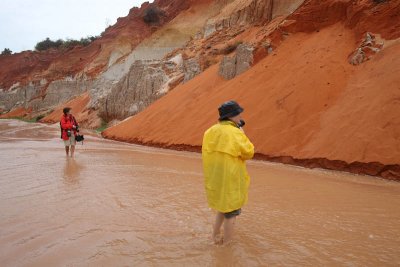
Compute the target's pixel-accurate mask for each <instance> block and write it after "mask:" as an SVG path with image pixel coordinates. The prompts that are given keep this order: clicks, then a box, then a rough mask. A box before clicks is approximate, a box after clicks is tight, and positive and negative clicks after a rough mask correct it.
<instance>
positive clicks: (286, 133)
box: [104, 0, 400, 179]
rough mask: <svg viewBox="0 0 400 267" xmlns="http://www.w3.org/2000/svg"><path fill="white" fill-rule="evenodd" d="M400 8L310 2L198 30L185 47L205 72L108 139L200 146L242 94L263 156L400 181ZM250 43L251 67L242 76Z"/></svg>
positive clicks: (187, 55)
mask: <svg viewBox="0 0 400 267" xmlns="http://www.w3.org/2000/svg"><path fill="white" fill-rule="evenodd" d="M371 14H376V17H375V18H370V16H371ZM382 14H385V15H386V16H387V17H386V18H384V17H382V16H383V15H382ZM398 14H400V3H399V1H386V2H383V3H375V2H374V1H333V0H332V1H324V2H323V3H322V2H320V1H312V0H310V1H306V2H305V3H304V4H303V5H301V6H300V7H299V8H298V9H297V10H296V11H294V12H293V13H291V14H289V15H288V16H287V17H284V16H283V17H282V16H276V17H275V18H274V16H272V18H273V19H272V21H270V22H268V21H264V22H263V23H261V24H254V25H252V26H249V25H245V26H241V25H240V24H239V25H237V26H233V27H229V28H222V29H220V30H217V31H215V32H213V33H211V34H209V35H207V34H206V35H207V37H206V38H204V35H203V38H202V37H201V35H199V37H198V38H197V39H196V38H194V39H193V40H192V41H191V42H189V43H188V45H187V46H186V47H185V48H183V49H181V50H180V51H179V52H180V53H182V54H183V55H184V58H195V57H197V58H198V62H199V64H200V66H202V70H205V71H204V72H202V73H201V74H199V75H197V76H196V77H194V78H193V79H192V80H190V81H188V82H186V83H185V84H183V85H179V86H178V87H176V88H175V89H174V90H173V91H172V92H170V93H169V94H167V95H166V96H164V97H163V98H161V99H159V100H158V101H156V102H155V103H154V104H152V105H151V106H150V107H148V108H147V109H145V110H144V111H143V112H141V113H139V114H138V115H136V116H134V117H132V118H130V119H129V120H126V121H124V122H123V123H121V124H119V125H117V126H114V127H111V128H109V129H107V130H106V131H105V132H104V136H106V137H108V138H112V139H117V140H124V141H128V142H134V143H141V144H147V145H156V146H163V147H169V148H175V149H189V150H195V151H199V148H200V145H201V140H202V134H203V132H204V131H205V130H206V129H207V128H208V127H209V126H210V125H212V123H213V122H215V121H216V118H217V117H218V114H217V107H218V106H219V105H220V104H221V103H222V102H224V101H226V100H229V99H236V100H238V101H239V102H240V103H241V104H242V105H243V106H244V107H245V113H244V116H245V118H246V121H247V122H248V123H247V125H251V127H250V126H248V127H247V128H246V129H245V131H246V133H247V134H248V135H249V137H250V139H251V140H252V141H253V142H254V144H255V147H256V151H257V157H258V158H262V159H267V160H273V161H279V162H284V163H289V164H298V165H302V166H307V167H323V168H328V169H339V170H346V171H351V172H355V173H364V174H369V175H379V176H382V177H385V178H388V179H400V165H399V164H400V155H399V153H398V151H400V150H399V148H400V141H399V140H400V139H399V135H398V134H399V133H400V128H399V125H400V124H399V123H398V119H397V117H398V115H396V114H400V110H399V105H396V104H395V103H397V100H396V99H398V98H399V97H400V95H399V94H400V91H399V88H398V84H400V81H399V75H396V74H395V73H399V71H400V70H398V67H399V66H400V64H399V63H398V62H397V60H396V59H397V58H399V57H398V55H397V54H398V53H399V52H400V46H399V39H398V38H399V37H400V34H399V32H398V29H399V26H400V25H399V23H400V20H394V21H393V20H391V18H396V17H398ZM378 20H382V23H380V25H381V26H382V27H381V26H379V23H376V22H377V21H378ZM388 21H390V23H389V22H388ZM207 30H208V28H206V31H207ZM206 31H205V32H206ZM242 45H245V46H247V47H252V48H253V49H254V50H253V61H248V62H253V63H252V64H249V65H250V68H249V69H248V70H247V71H245V72H244V73H242V74H238V73H236V68H237V66H236V64H237V58H238V55H240V54H241V51H240V50H241V48H242V47H243V46H242ZM359 49H361V51H363V53H364V54H366V57H364V58H362V59H361V60H357V64H356V65H354V64H353V63H354V62H355V61H352V60H351V59H352V58H353V56H354V51H359ZM370 51H373V53H370ZM245 58H249V57H245ZM213 61H214V62H216V63H217V64H215V65H213V64H211V65H213V66H212V67H210V68H207V65H208V64H207V62H213ZM242 61H245V60H244V59H241V60H240V62H242ZM220 62H222V63H220ZM221 76H223V77H221ZM227 79H230V80H227ZM383 91H384V93H382V92H383ZM210 96H213V97H212V98H210ZM378 96H379V97H378ZM174 103H179V106H176V105H175V104H174ZM171 114H173V115H171ZM198 114H201V116H198ZM193 118H196V119H193ZM161 122H162V123H161ZM161 125H162V126H161ZM175 125H179V127H175ZM161 127H162V129H161Z"/></svg>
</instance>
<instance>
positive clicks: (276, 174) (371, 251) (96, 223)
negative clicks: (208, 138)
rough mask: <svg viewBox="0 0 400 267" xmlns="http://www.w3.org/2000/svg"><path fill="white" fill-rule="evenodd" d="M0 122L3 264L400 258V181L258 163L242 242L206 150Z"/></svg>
mask: <svg viewBox="0 0 400 267" xmlns="http://www.w3.org/2000/svg"><path fill="white" fill-rule="evenodd" d="M86 139H87V140H86V141H85V143H84V145H83V146H82V145H78V146H77V152H76V158H75V159H71V158H66V157H65V155H64V151H63V144H62V142H61V140H60V139H59V131H58V129H57V126H47V125H41V124H27V123H24V122H20V121H9V120H0V167H1V168H0V262H1V266H399V265H400V183H397V182H392V181H385V180H382V179H379V178H374V177H367V176H355V175H351V174H346V173H338V172H328V171H321V170H308V169H303V168H298V167H291V166H286V165H281V164H272V163H267V162H260V161H250V162H249V164H248V167H249V173H250V176H251V177H252V180H251V188H250V192H249V203H248V205H247V206H245V207H244V209H243V212H242V215H241V216H239V217H238V220H237V226H236V237H235V241H234V242H233V244H231V245H230V246H226V247H217V246H214V245H212V244H211V241H210V239H209V237H210V234H211V225H212V222H213V219H214V213H213V212H212V211H211V210H209V209H208V207H207V205H206V199H205V193H204V189H203V177H202V169H201V159H200V155H199V154H196V153H188V152H176V151H169V150H162V149H154V148H148V147H142V146H136V145H129V144H124V143H118V142H113V141H107V140H102V139H100V138H96V137H91V136H86Z"/></svg>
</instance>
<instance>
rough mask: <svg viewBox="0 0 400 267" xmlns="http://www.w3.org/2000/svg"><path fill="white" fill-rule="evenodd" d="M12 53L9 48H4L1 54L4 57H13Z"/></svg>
mask: <svg viewBox="0 0 400 267" xmlns="http://www.w3.org/2000/svg"><path fill="white" fill-rule="evenodd" d="M11 54H12V51H11V50H10V49H9V48H4V50H3V52H1V55H2V56H5V55H11Z"/></svg>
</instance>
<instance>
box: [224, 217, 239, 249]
mask: <svg viewBox="0 0 400 267" xmlns="http://www.w3.org/2000/svg"><path fill="white" fill-rule="evenodd" d="M235 222H236V216H235V217H232V218H229V219H225V222H224V244H228V243H230V242H231V241H232V238H233V230H234V228H235Z"/></svg>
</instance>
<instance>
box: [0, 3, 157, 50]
mask: <svg viewBox="0 0 400 267" xmlns="http://www.w3.org/2000/svg"><path fill="white" fill-rule="evenodd" d="M143 2H146V1H139V0H0V52H1V51H3V50H4V48H9V49H11V51H13V52H14V53H16V52H21V51H23V50H34V47H35V45H36V44H37V43H38V42H39V41H43V40H44V39H46V38H47V37H49V38H50V39H51V40H57V39H64V40H66V39H67V38H70V39H80V38H82V37H87V36H95V35H100V33H101V32H103V31H104V29H105V28H106V27H107V26H109V25H113V24H114V23H115V22H116V21H117V18H119V17H125V16H126V15H128V13H129V10H130V9H131V8H132V7H134V6H138V7H140V5H141V4H142V3H143ZM148 2H153V1H148Z"/></svg>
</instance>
